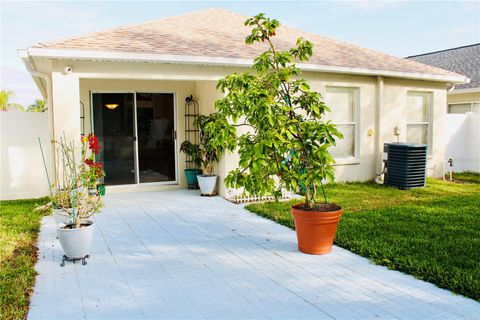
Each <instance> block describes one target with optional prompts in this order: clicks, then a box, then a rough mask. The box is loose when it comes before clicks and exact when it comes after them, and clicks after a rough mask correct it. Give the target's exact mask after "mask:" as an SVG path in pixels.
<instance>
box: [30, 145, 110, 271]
mask: <svg viewBox="0 0 480 320" xmlns="http://www.w3.org/2000/svg"><path fill="white" fill-rule="evenodd" d="M85 142H88V140H85V138H84V137H82V157H81V163H80V164H78V163H77V162H76V157H75V144H74V142H71V143H66V140H65V138H63V139H60V142H57V145H58V148H57V159H56V163H57V171H56V172H55V175H56V185H57V188H55V189H52V188H51V189H50V192H51V199H52V201H51V202H50V203H49V204H47V205H45V206H42V207H39V208H37V209H38V210H42V211H43V210H51V209H52V208H53V216H54V219H55V222H56V224H57V235H58V239H59V241H60V244H61V246H62V249H63V251H64V253H65V254H64V256H63V259H62V263H61V264H60V265H61V266H64V265H65V261H76V260H82V264H86V263H87V262H86V260H85V259H86V258H88V257H89V253H90V247H91V243H92V238H93V227H94V222H93V220H89V218H90V217H92V216H93V215H94V214H95V213H96V212H99V211H100V209H101V208H102V199H101V197H100V196H99V195H98V194H97V193H93V192H91V191H89V187H90V186H92V185H91V184H89V183H88V182H89V181H87V179H85V177H90V176H92V175H91V174H90V173H91V172H89V171H88V170H89V169H91V166H90V165H89V163H88V162H87V161H86V160H88V159H89V158H90V157H88V158H86V157H85V155H86V154H87V150H86V143H85ZM40 147H41V145H40ZM89 148H90V150H92V153H94V152H95V151H93V150H94V149H92V147H91V146H90V147H89ZM42 153H43V151H42ZM93 164H95V162H93ZM98 167H99V169H98V170H97V171H96V172H95V175H96V176H97V177H98V176H103V175H104V172H103V170H102V169H101V167H100V166H98ZM85 172H87V173H88V175H87V174H85ZM46 173H47V179H48V181H49V182H50V179H49V177H48V171H47V170H46ZM95 181H96V180H95Z"/></svg>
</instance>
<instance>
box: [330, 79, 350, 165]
mask: <svg viewBox="0 0 480 320" xmlns="http://www.w3.org/2000/svg"><path fill="white" fill-rule="evenodd" d="M355 93H356V89H355V88H342V87H327V90H326V97H325V103H326V105H327V106H328V107H329V108H330V112H328V113H327V114H326V118H327V119H328V120H330V121H332V122H333V123H335V124H336V125H337V129H338V130H339V131H340V132H341V133H342V134H343V139H336V146H334V147H331V148H330V150H329V151H330V153H331V154H332V156H333V157H334V158H350V157H355V143H356V141H355V139H356V136H355V128H356V121H355V116H356V115H355V112H356V110H355V105H356V101H355V100H356V94H355Z"/></svg>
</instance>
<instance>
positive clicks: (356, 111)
mask: <svg viewBox="0 0 480 320" xmlns="http://www.w3.org/2000/svg"><path fill="white" fill-rule="evenodd" d="M329 88H331V89H332V88H333V89H335V88H337V89H349V90H352V91H353V120H355V121H350V122H345V121H341V122H334V121H332V123H333V124H335V125H353V126H354V128H353V135H354V137H353V157H341V158H334V160H335V164H334V166H339V165H348V164H359V163H360V87H352V86H341V85H334V84H332V85H326V86H325V97H326V95H327V91H328V89H329ZM327 107H329V106H328V105H327Z"/></svg>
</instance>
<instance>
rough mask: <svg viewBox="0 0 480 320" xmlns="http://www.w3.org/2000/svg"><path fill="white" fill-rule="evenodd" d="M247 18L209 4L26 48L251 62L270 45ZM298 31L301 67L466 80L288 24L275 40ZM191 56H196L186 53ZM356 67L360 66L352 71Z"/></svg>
mask: <svg viewBox="0 0 480 320" xmlns="http://www.w3.org/2000/svg"><path fill="white" fill-rule="evenodd" d="M246 19H247V17H245V16H242V15H239V14H236V13H233V12H229V11H226V10H223V9H208V10H203V11H198V12H193V13H188V14H184V15H180V16H174V17H169V18H162V19H158V20H153V21H148V22H144V23H139V24H135V25H130V26H124V27H118V28H113V29H109V30H105V31H100V32H95V33H91V34H88V35H84V36H79V37H74V38H70V39H66V40H62V41H57V42H51V43H39V44H37V45H35V46H33V47H32V48H29V49H28V54H29V55H30V56H33V55H38V56H42V55H43V56H44V57H47V56H48V55H47V54H46V53H45V52H46V51H47V50H45V49H49V50H50V52H54V53H50V57H55V58H61V57H62V56H63V55H64V57H66V58H68V57H69V58H72V59H74V58H80V57H84V58H92V59H94V58H95V57H98V58H102V59H106V58H109V57H112V58H116V59H117V60H121V59H123V60H128V59H126V55H125V54H122V53H129V54H130V55H129V57H133V56H135V57H138V60H148V59H150V58H149V57H152V58H151V59H152V61H153V60H155V59H154V58H153V54H155V55H157V56H158V55H167V56H168V57H170V62H176V63H182V62H186V63H190V62H195V61H196V62H197V63H206V64H208V63H209V62H212V63H213V62H218V63H215V64H220V62H219V61H220V60H221V61H222V62H228V61H230V65H246V60H248V63H249V64H250V65H251V63H252V59H253V58H255V57H256V56H257V55H258V54H259V53H260V52H262V51H264V50H265V49H266V44H265V45H252V46H247V45H246V44H245V41H244V40H245V37H246V36H247V35H248V34H249V33H250V28H249V27H245V26H244V24H243V23H244V21H245V20H246ZM298 37H303V38H305V39H307V40H310V41H311V42H313V43H314V54H313V56H312V58H311V59H310V61H309V62H308V64H302V66H301V67H302V68H303V69H307V70H308V69H310V70H316V71H325V72H342V73H359V74H372V75H386V76H397V77H403V76H405V77H406V78H409V77H410V78H415V79H417V78H418V79H435V80H438V81H453V82H464V81H465V77H464V76H462V75H459V74H456V73H452V72H450V71H446V70H442V69H439V68H435V67H432V66H429V65H425V64H420V63H417V62H414V61H411V60H406V59H402V58H397V57H394V56H390V55H387V54H384V53H380V52H376V51H373V50H369V49H365V48H362V47H359V46H355V45H352V44H348V43H345V42H341V41H337V40H333V39H330V38H326V37H323V36H319V35H316V34H313V33H307V32H303V31H300V30H296V29H292V28H289V27H285V26H281V27H280V28H279V30H278V32H277V36H276V37H275V39H274V42H275V43H276V44H277V45H278V47H279V48H280V49H289V48H291V47H292V46H294V45H295V43H296V40H297V38H298ZM42 50H43V51H42ZM72 50H74V51H72ZM34 52H36V53H35V54H34ZM172 57H173V58H172ZM187 57H190V58H191V57H194V58H195V59H187ZM165 59H166V58H165ZM165 59H164V60H165ZM130 60H135V59H133V58H131V59H130ZM240 60H245V61H243V62H242V63H243V64H242V63H234V62H235V61H236V62H239V61H240ZM225 64H226V65H228V64H229V63H225ZM299 66H300V65H299ZM312 66H315V68H312ZM353 69H355V70H357V71H358V72H352V70H353ZM372 71H373V72H372ZM380 71H381V72H380Z"/></svg>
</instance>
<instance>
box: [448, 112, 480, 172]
mask: <svg viewBox="0 0 480 320" xmlns="http://www.w3.org/2000/svg"><path fill="white" fill-rule="evenodd" d="M445 139H446V150H445V156H446V158H447V159H448V158H452V159H453V164H454V166H453V170H454V171H455V172H461V171H476V172H480V114H478V113H471V112H469V113H465V114H447V116H446V125H445Z"/></svg>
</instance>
